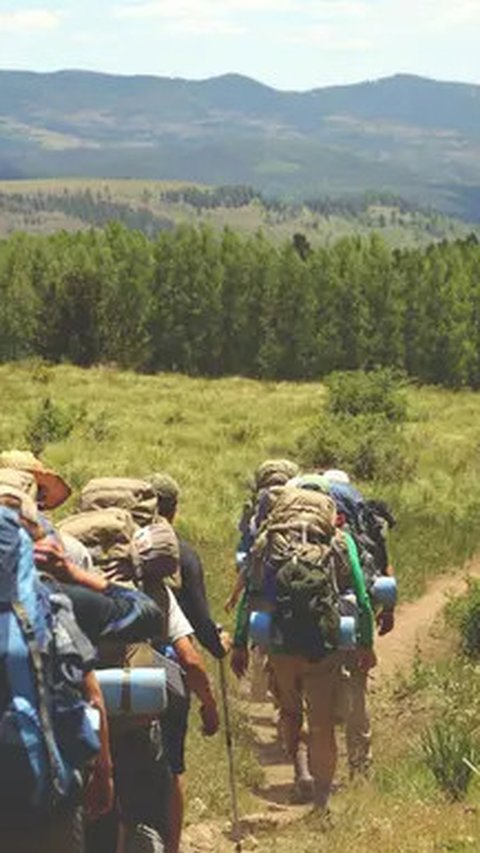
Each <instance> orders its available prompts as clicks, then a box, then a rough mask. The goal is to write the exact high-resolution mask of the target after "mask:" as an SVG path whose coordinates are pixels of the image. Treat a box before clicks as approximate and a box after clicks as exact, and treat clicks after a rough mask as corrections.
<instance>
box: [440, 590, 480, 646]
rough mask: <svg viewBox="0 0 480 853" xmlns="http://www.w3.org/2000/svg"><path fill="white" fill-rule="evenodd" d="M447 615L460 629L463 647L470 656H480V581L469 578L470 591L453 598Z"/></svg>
mask: <svg viewBox="0 0 480 853" xmlns="http://www.w3.org/2000/svg"><path fill="white" fill-rule="evenodd" d="M447 615H448V617H449V619H450V621H451V622H453V623H454V624H455V625H456V626H457V627H458V628H459V630H460V636H461V642H462V649H463V651H464V653H465V654H466V655H468V657H471V658H477V657H479V656H480V582H479V581H476V580H472V579H471V580H469V583H468V593H467V595H465V596H461V597H458V598H455V599H453V601H451V602H450V603H449V605H448V609H447Z"/></svg>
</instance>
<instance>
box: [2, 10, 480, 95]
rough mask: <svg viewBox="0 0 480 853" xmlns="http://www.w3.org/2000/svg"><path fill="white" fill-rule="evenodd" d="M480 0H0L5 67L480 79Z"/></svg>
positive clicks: (301, 79) (275, 79) (327, 80)
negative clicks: (479, 45) (400, 75)
mask: <svg viewBox="0 0 480 853" xmlns="http://www.w3.org/2000/svg"><path fill="white" fill-rule="evenodd" d="M479 34H480V0H0V68H15V69H28V70H31V71H55V70H58V69H63V68H82V69H89V70H94V71H105V72H109V73H115V74H154V75H158V76H168V77H183V78H186V79H189V80H193V79H195V80H198V79H205V78H208V77H213V76H217V75H219V74H225V73H229V72H235V73H239V74H244V75H247V76H248V77H252V78H254V79H255V80H258V81H260V82H262V83H265V84H267V85H269V86H273V87H275V88H277V89H284V90H299V91H305V90H307V89H313V88H316V87H320V86H326V85H337V84H338V85H340V84H344V83H352V82H357V81H360V80H372V79H377V78H379V77H385V76H387V75H390V74H396V73H411V74H419V75H423V76H426V77H433V78H436V79H440V80H458V81H463V82H473V83H479V84H480V50H479V48H478V43H479V38H478V36H479Z"/></svg>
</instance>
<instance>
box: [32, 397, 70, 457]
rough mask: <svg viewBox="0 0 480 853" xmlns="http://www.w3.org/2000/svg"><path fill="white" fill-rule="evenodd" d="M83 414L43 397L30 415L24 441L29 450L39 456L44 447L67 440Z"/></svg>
mask: <svg viewBox="0 0 480 853" xmlns="http://www.w3.org/2000/svg"><path fill="white" fill-rule="evenodd" d="M83 417H84V412H83V411H81V412H80V411H79V410H78V408H75V407H71V406H68V407H67V406H59V405H57V403H54V402H52V400H51V399H50V397H45V399H44V400H42V401H41V402H40V403H39V405H38V407H37V408H36V409H35V410H34V411H33V412H32V413H31V414H30V417H29V419H28V423H27V428H26V430H25V439H26V441H27V442H28V446H29V448H30V450H31V451H32V452H33V453H35V455H36V456H38V455H40V454H41V453H42V451H43V450H44V449H45V447H46V445H47V444H49V443H50V442H54V441H62V440H63V439H64V438H68V436H69V435H70V433H71V432H72V430H73V428H74V426H75V424H76V423H77V421H79V420H81V419H83Z"/></svg>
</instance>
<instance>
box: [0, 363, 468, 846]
mask: <svg viewBox="0 0 480 853" xmlns="http://www.w3.org/2000/svg"><path fill="white" fill-rule="evenodd" d="M46 396H49V397H50V398H51V399H52V401H53V402H54V403H55V404H57V405H59V406H68V407H73V410H74V411H75V410H78V412H80V411H82V410H83V411H84V416H83V417H82V418H79V421H78V424H76V425H75V427H74V429H73V432H72V433H71V435H70V436H69V437H68V438H66V439H65V440H64V441H61V442H59V443H55V444H49V445H47V446H46V448H45V450H44V453H43V458H44V459H45V461H46V462H47V463H48V464H49V465H51V466H52V467H54V468H58V469H59V470H60V471H61V472H62V473H63V474H64V476H65V477H66V478H67V479H68V480H69V481H70V482H71V483H72V485H73V486H74V490H75V494H74V495H73V497H72V498H71V499H70V501H69V503H68V505H67V506H66V507H64V508H62V509H61V510H60V511H59V515H62V514H65V513H68V512H71V511H72V509H73V508H74V505H75V499H76V494H77V493H78V489H79V488H80V487H81V485H82V484H83V483H84V482H86V481H87V480H88V479H89V478H90V477H92V476H96V475H98V476H100V475H107V474H113V475H115V474H116V475H123V474H125V475H135V476H137V475H140V476H142V475H145V474H148V473H149V472H152V471H154V470H158V469H163V470H167V471H168V472H169V473H171V474H172V475H173V476H174V477H175V478H176V479H177V480H178V481H179V483H180V484H181V486H182V500H181V504H180V511H179V518H178V526H179V528H180V529H181V530H182V532H183V533H184V534H185V535H186V536H187V537H188V538H190V539H191V541H192V542H193V543H194V544H195V545H196V546H197V548H198V549H199V551H200V553H201V555H202V557H203V560H204V565H205V572H206V579H207V586H208V592H209V597H210V600H211V604H212V611H213V616H214V618H216V619H217V620H221V621H226V623H227V626H228V627H230V628H231V627H232V625H231V620H229V619H225V615H224V613H223V608H222V605H223V601H224V600H225V598H226V595H227V592H228V591H229V589H230V586H231V584H232V582H233V579H234V563H233V550H234V545H235V541H236V522H237V519H238V516H239V512H240V510H241V506H242V502H243V500H244V497H245V487H246V482H247V479H248V477H249V475H250V474H251V472H252V471H253V469H254V468H255V467H256V465H257V464H258V463H259V462H260V461H262V460H263V459H264V458H266V457H268V456H272V455H288V456H294V455H295V453H296V449H297V445H298V442H299V439H300V438H301V437H302V436H303V435H304V434H305V432H306V431H308V430H309V429H311V428H312V426H313V425H314V423H315V421H316V419H317V418H318V416H319V414H320V413H321V411H322V408H323V405H324V402H325V391H324V388H323V387H322V385H321V384H316V383H311V384H307V383H286V382H279V383H275V382H267V383H261V382H257V381H253V380H248V379H240V378H231V379H219V380H206V379H201V378H199V379H193V378H189V377H186V376H180V375H171V374H169V375H166V374H161V375H157V376H144V375H137V374H134V373H126V372H123V373H120V372H117V371H116V370H115V369H113V368H112V369H108V368H95V369H90V370H81V369H79V368H74V367H70V366H67V365H63V366H58V367H55V368H49V367H45V366H43V365H39V364H38V363H37V362H30V363H25V364H16V365H11V364H10V365H4V366H1V367H0V399H1V403H2V405H1V411H0V449H4V448H7V447H13V446H17V447H21V446H25V440H24V436H25V433H26V431H27V428H28V425H29V422H30V419H31V416H32V412H34V410H35V409H36V407H37V406H38V404H39V401H40V400H42V399H44V398H45V397H46ZM408 396H409V404H410V411H411V420H410V421H409V423H408V424H407V427H406V429H407V433H408V440H409V446H410V448H411V453H412V454H413V455H415V457H416V458H417V465H416V469H415V473H414V475H413V476H412V478H411V479H410V480H407V481H406V482H404V483H401V484H399V483H395V482H392V483H386V484H382V486H381V489H379V487H378V486H375V485H374V484H373V485H372V484H370V485H367V484H359V485H360V487H361V488H366V489H367V490H368V491H370V492H371V493H375V494H377V495H378V494H379V491H380V494H381V496H382V497H385V498H386V499H387V500H389V501H391V503H392V505H393V507H394V509H395V511H396V514H397V515H398V525H397V527H396V528H395V530H394V531H393V533H392V536H391V551H392V555H393V560H394V563H395V565H396V568H397V572H398V575H399V578H400V591H401V595H403V596H412V595H415V594H418V593H419V592H420V591H421V590H422V589H423V588H424V584H425V581H426V579H427V578H428V577H431V576H432V575H433V574H435V573H436V572H438V571H440V570H445V569H446V568H449V567H450V568H451V567H454V566H459V565H460V564H461V563H463V561H464V559H465V558H466V557H468V556H470V555H471V554H473V553H474V552H475V550H476V549H477V548H478V546H479V543H480V477H479V474H480V453H479V450H480V396H478V395H476V394H473V393H470V392H467V391H465V392H458V393H455V392H450V391H444V390H442V391H440V390H436V389H431V388H426V389H420V388H419V389H411V390H410V391H409V392H408ZM210 668H211V672H212V674H214V675H215V677H217V665H216V664H213V663H212V664H211V667H210ZM233 701H234V700H233ZM385 714H386V720H387V726H388V728H387V729H382V721H378V720H377V723H376V730H377V731H376V738H377V739H378V740H379V741H380V743H381V749H380V752H379V754H380V753H381V755H382V759H381V761H380V764H378V765H377V777H376V781H375V779H374V780H373V782H372V783H371V784H370V786H367V787H366V788H365V789H359V790H355V791H352V792H349V793H348V794H346V795H345V796H343V795H342V797H341V799H340V801H339V807H341V809H342V813H343V812H344V818H342V819H343V820H345V821H346V822H347V823H348V826H347V825H346V826H345V828H344V829H343V828H340V829H338V830H335V832H334V834H333V836H332V837H331V839H330V841H329V844H330V846H328V850H331V851H336V850H340V849H342V850H349V849H355V850H371V851H375V850H380V849H382V850H383V851H390V850H392V851H393V850H402V851H403V850H405V851H409V850H412V851H413V850H420V851H422V850H425V851H427V850H429V851H430V850H434V849H437V848H435V847H434V846H432V845H433V840H435V839H437V838H443V839H447V840H448V839H451V841H452V844H457V842H458V843H459V844H460V843H463V841H461V839H462V838H463V837H464V836H465V837H469V836H470V835H472V834H474V835H475V837H477V833H478V837H480V825H479V823H478V822H479V819H478V818H477V817H476V815H470V814H466V813H463V812H461V811H460V810H455V807H454V806H450V805H449V806H448V807H444V806H440V805H438V803H437V801H436V797H435V796H434V795H433V794H432V791H431V786H430V783H429V782H428V780H427V779H426V777H425V771H424V770H420V769H419V768H418V764H415V761H414V760H413V759H412V757H411V754H410V752H409V743H410V741H409V733H408V732H409V731H410V733H411V730H412V728H411V727H412V725H413V724H412V722H411V721H410V723H409V725H410V730H407V731H405V732H404V735H402V738H398V720H397V717H396V716H395V713H394V714H393V716H389V714H388V713H387V711H386V710H385ZM198 729H199V726H198V724H197V719H196V711H195V710H194V711H193V715H192V733H191V737H190V742H189V750H188V766H189V792H190V800H191V801H192V800H198V799H199V798H200V799H201V801H202V803H204V805H205V806H206V807H207V810H208V813H209V814H215V813H220V814H226V813H227V812H228V809H229V799H228V777H227V764H226V751H225V745H224V743H223V741H222V740H221V739H220V738H218V739H216V740H214V741H206V740H205V739H204V738H203V737H202V736H201V735H200V733H199V731H198ZM235 729H236V732H237V734H238V735H239V744H240V746H239V751H238V756H237V763H238V767H239V776H240V779H241V791H242V794H241V796H242V805H243V807H245V808H247V807H248V803H249V795H248V793H247V787H248V786H249V785H251V784H252V783H253V782H255V781H258V767H257V765H256V762H255V759H254V757H253V756H252V751H251V748H250V746H249V743H248V733H245V731H244V722H243V721H242V720H241V718H240V717H239V716H238V715H236V714H235ZM393 732H395V737H393V736H392V735H393ZM392 756H393V757H392ZM412 761H413V763H412ZM382 762H383V763H382ZM389 766H390V767H391V769H392V772H393V770H394V773H393V776H392V773H391V774H390V776H389V773H388V767H389ZM407 800H408V803H409V805H408V809H407V810H406V812H405V814H404V813H403V812H402V808H403V807H402V802H406V801H407ZM412 814H413V815H414V820H415V821H417V822H418V826H419V827H420V829H419V831H420V832H421V833H424V834H425V838H427V837H428V839H429V841H428V844H427V842H425V844H424V846H422V845H421V844H420V846H417V847H415V837H416V834H415V831H414V830H413V829H412V828H411V826H410V818H409V817H408V816H409V815H410V816H411V815H412ZM392 815H393V816H394V820H393V818H392ZM412 819H413V818H412ZM449 821H450V825H448V824H449ZM392 827H393V828H392ZM311 831H312V829H311V826H310V824H306V825H305V827H303V828H302V827H300V828H299V829H298V833H300V834H299V836H298V837H299V838H300V839H303V838H304V839H305V841H304V845H305V846H300V842H298V843H297V844H296V846H295V841H296V839H297V830H295V831H293V830H292V831H291V833H290V834H289V833H288V832H286V833H285V834H284V835H282V842H281V844H282V846H280V842H278V846H277V847H273V846H271V845H272V844H273V841H271V840H268V839H265V841H264V840H263V839H262V842H261V847H260V849H261V850H262V851H263V850H265V851H267V853H268V851H269V850H273V849H275V850H278V851H283V850H285V851H289V850H293V849H294V847H295V849H296V850H297V851H299V850H302V851H309V850H312V851H313V850H322V849H327V847H326V846H324V847H322V846H321V844H323V840H322V838H323V836H321V835H319V836H318V838H319V839H320V840H319V841H318V845H319V846H316V847H315V846H312V844H313V843H314V842H313V841H312V840H311ZM302 832H304V835H302V834H301V833H302ZM399 832H400V833H402V838H403V839H404V844H405V846H404V847H398V846H395V844H396V843H397V839H398V833H399ZM459 839H460V840H459ZM302 843H303V840H302ZM316 843H317V842H316ZM465 843H469V842H465ZM325 844H326V842H325ZM342 844H343V847H342ZM422 844H423V841H422ZM268 845H270V846H268ZM288 845H290V846H288ZM308 845H310V846H308ZM382 845H383V847H382ZM428 845H430V846H428ZM438 849H439V850H441V849H446V850H447V849H448V850H450V849H452V850H456V849H458V850H461V849H462V850H463V849H475V848H467V847H465V848H464V847H454V846H452V847H445V848H442V847H438Z"/></svg>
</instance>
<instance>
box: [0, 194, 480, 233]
mask: <svg viewBox="0 0 480 853" xmlns="http://www.w3.org/2000/svg"><path fill="white" fill-rule="evenodd" d="M188 189H193V190H198V192H199V193H205V194H207V193H208V192H209V191H211V189H212V188H210V187H208V186H205V185H199V184H197V185H192V184H188V183H186V182H178V181H177V182H174V181H143V180H126V179H123V180H122V179H118V180H101V179H80V178H78V179H45V180H30V181H25V180H18V181H15V180H12V181H0V237H1V236H8V235H9V234H12V233H14V232H16V231H27V232H29V233H38V234H49V233H53V232H55V231H58V230H60V229H65V230H67V231H77V230H82V229H85V228H89V227H90V226H92V225H102V224H105V222H106V221H108V220H110V219H118V220H120V221H122V222H123V223H124V224H126V225H128V226H129V227H132V228H139V229H140V230H143V231H144V232H145V233H147V234H148V236H154V235H155V234H156V233H157V232H158V231H159V230H163V229H165V228H169V227H174V226H175V225H178V224H180V223H181V222H189V223H197V224H198V223H200V222H203V223H208V224H210V225H212V226H213V227H214V228H216V229H221V228H224V227H225V226H229V227H230V228H233V229H234V230H236V231H238V232H241V233H245V234H251V233H254V232H256V231H258V230H259V229H261V230H262V231H263V232H264V233H265V234H266V235H267V236H268V238H269V239H270V240H272V241H274V242H277V243H280V242H282V241H284V240H287V239H291V237H292V235H293V234H295V233H296V232H301V233H302V234H305V236H306V237H307V239H308V241H309V243H310V244H311V245H312V246H314V247H315V246H318V245H328V244H329V243H332V242H334V241H335V240H337V239H339V238H341V237H343V236H346V235H350V234H358V235H359V236H365V235H367V234H369V233H371V232H372V231H374V230H376V231H379V232H380V233H381V234H382V236H383V238H384V239H385V240H386V241H387V242H388V243H389V244H390V245H392V246H398V247H403V246H424V245H426V244H428V243H431V242H432V241H437V240H443V239H447V240H453V239H456V238H462V237H465V236H467V235H468V234H469V233H472V232H475V233H478V234H480V226H478V225H476V224H472V223H468V222H463V221H461V220H459V219H455V218H452V217H449V216H446V215H444V214H441V213H437V212H434V211H431V212H429V211H428V210H426V209H425V210H421V209H415V206H412V207H410V205H403V204H402V203H396V202H395V200H392V201H391V202H389V201H387V200H386V201H385V202H381V201H372V202H365V204H363V202H361V201H360V199H357V200H356V199H355V197H354V198H353V204H352V211H351V212H348V203H347V201H346V200H345V201H344V202H343V203H341V202H337V203H332V204H331V207H332V210H331V212H328V213H326V212H322V209H321V208H320V210H319V211H318V212H317V211H316V210H315V209H312V208H310V207H307V206H306V205H304V204H302V203H295V204H293V203H292V204H280V203H278V204H268V203H264V202H263V200H262V198H261V197H254V198H253V199H252V200H250V201H248V199H247V201H246V202H245V203H244V204H241V205H239V206H237V207H233V206H228V207H227V206H226V205H221V204H219V205H215V206H214V207H210V208H209V207H207V206H205V207H203V208H202V207H201V206H199V205H198V204H197V205H195V206H194V205H193V204H192V203H189V202H188V201H186V200H184V199H183V198H182V193H185V192H186V191H187V190H188ZM175 196H178V198H177V199H176V198H175ZM342 204H343V205H344V206H345V209H342ZM355 207H357V209H355Z"/></svg>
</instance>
